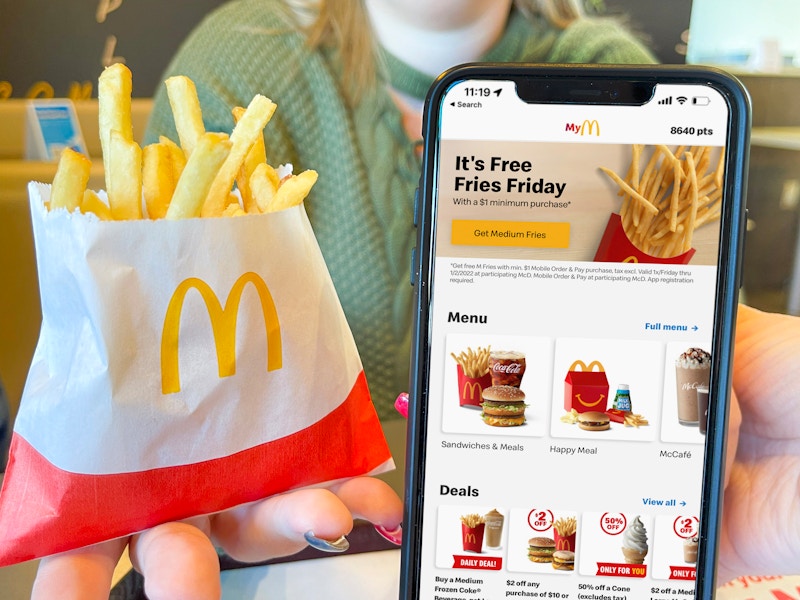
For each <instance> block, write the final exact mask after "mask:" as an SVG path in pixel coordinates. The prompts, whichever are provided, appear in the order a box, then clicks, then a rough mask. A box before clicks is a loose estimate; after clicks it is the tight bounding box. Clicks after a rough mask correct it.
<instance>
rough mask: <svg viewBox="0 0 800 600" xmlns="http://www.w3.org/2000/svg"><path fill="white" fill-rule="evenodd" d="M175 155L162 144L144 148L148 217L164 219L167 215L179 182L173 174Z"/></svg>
mask: <svg viewBox="0 0 800 600" xmlns="http://www.w3.org/2000/svg"><path fill="white" fill-rule="evenodd" d="M172 160H173V155H172V152H171V151H170V148H169V146H167V145H166V144H163V143H161V142H156V143H154V144H148V145H147V146H145V147H144V148H142V191H143V194H144V203H145V206H146V207H147V216H148V217H150V218H151V219H163V218H164V216H165V215H166V214H167V208H169V203H170V200H172V194H173V192H174V191H175V186H176V185H177V180H176V179H175V177H174V174H173V171H174V169H173V165H172Z"/></svg>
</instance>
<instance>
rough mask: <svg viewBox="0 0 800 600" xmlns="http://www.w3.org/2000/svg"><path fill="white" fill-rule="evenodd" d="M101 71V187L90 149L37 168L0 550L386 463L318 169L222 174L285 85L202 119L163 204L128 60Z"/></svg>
mask: <svg viewBox="0 0 800 600" xmlns="http://www.w3.org/2000/svg"><path fill="white" fill-rule="evenodd" d="M184 83H186V82H184ZM101 84H102V85H100V86H99V87H98V90H99V93H100V94H101V99H100V103H99V104H100V107H101V108H100V113H101V122H100V127H101V139H103V128H104V123H105V122H106V118H107V120H108V121H110V122H114V123H117V125H115V126H114V129H113V132H115V133H113V134H112V135H111V136H110V138H109V144H110V146H108V152H107V153H104V154H107V156H106V158H107V159H108V160H109V163H108V164H107V166H106V169H105V174H106V188H107V189H106V190H105V191H101V192H94V191H92V190H86V189H85V185H86V181H87V179H88V167H86V162H88V160H86V159H85V158H82V157H81V156H74V154H76V153H74V154H70V153H68V152H66V151H65V158H62V161H61V162H60V163H59V166H58V171H57V173H56V177H55V179H54V181H53V184H52V186H51V185H46V184H41V183H31V184H30V185H29V188H28V191H29V199H30V210H31V218H32V223H33V233H34V241H35V246H36V261H37V268H38V276H39V289H40V294H41V305H42V325H41V331H40V337H39V341H38V345H37V347H36V351H35V353H34V356H33V359H32V363H31V366H30V370H29V373H28V378H27V382H26V385H25V389H24V392H23V397H22V401H21V404H20V409H19V412H18V415H17V419H16V422H15V428H14V433H13V439H12V443H11V451H10V460H9V465H8V470H7V472H6V475H5V480H4V482H3V488H2V491H0V566H4V565H8V564H13V563H16V562H21V561H25V560H30V559H34V558H39V557H43V556H47V555H51V554H55V553H59V552H63V551H66V550H71V549H75V548H78V547H82V546H86V545H89V544H95V543H98V542H101V541H105V540H108V539H112V538H118V537H124V536H128V535H131V534H133V533H136V532H139V531H143V530H145V529H148V528H151V527H153V526H155V525H157V524H160V523H164V522H169V521H177V520H180V519H185V518H188V517H192V516H198V515H207V514H212V513H216V512H219V511H222V510H225V509H228V508H231V507H234V506H238V505H241V504H245V503H248V502H251V501H255V500H259V499H261V498H265V497H268V496H271V495H274V494H278V493H281V492H285V491H288V490H294V489H298V488H303V487H309V486H325V485H327V484H329V483H330V482H334V481H337V480H341V479H343V478H348V477H353V476H357V475H365V474H373V473H380V472H383V471H386V470H388V469H391V468H392V467H393V463H392V459H391V456H390V454H389V451H388V447H387V445H386V442H385V439H384V438H383V434H382V431H381V428H380V423H379V421H378V418H377V415H376V413H375V410H374V408H373V405H372V401H371V397H370V394H369V390H368V387H367V381H366V378H365V375H364V371H363V368H362V365H361V360H360V357H359V355H358V352H357V349H356V346H355V343H354V341H353V337H352V334H351V332H350V329H349V327H348V324H347V321H346V320H345V317H344V313H343V312H342V308H341V305H340V303H339V300H338V297H337V295H336V292H335V289H334V287H333V282H332V281H331V278H330V275H329V273H328V270H327V267H326V265H325V262H324V259H323V257H322V253H321V252H320V250H319V246H318V245H317V241H316V238H315V236H314V232H313V230H312V228H311V224H310V222H309V220H308V217H307V216H306V212H305V208H304V206H303V199H304V198H305V197H306V195H307V194H308V192H309V190H310V189H311V185H313V181H312V180H316V174H315V173H313V172H304V173H308V174H306V175H303V174H302V173H301V174H299V175H292V174H287V175H286V177H285V178H284V180H283V182H280V181H279V182H278V183H277V184H275V185H276V187H275V188H274V189H273V188H272V187H264V186H267V185H269V186H272V185H273V184H272V183H269V180H268V179H263V180H262V179H259V176H258V175H254V176H251V178H250V182H251V183H253V184H254V185H253V186H251V188H250V189H249V190H248V191H244V190H243V189H241V188H240V189H238V191H237V193H236V194H233V195H232V194H231V190H232V186H233V183H234V178H235V177H236V176H237V175H238V174H240V168H241V166H242V164H244V157H245V156H247V155H248V153H249V152H251V151H253V148H255V151H254V152H256V154H258V146H259V144H258V143H257V142H256V140H257V139H261V131H262V129H263V127H264V124H265V123H266V120H268V119H269V116H270V115H271V114H272V111H273V110H274V105H273V106H270V105H271V102H270V101H269V100H267V99H266V98H264V97H263V96H262V97H258V98H257V99H254V103H253V104H252V105H251V106H252V108H251V106H248V107H247V108H246V109H243V114H242V115H241V117H240V119H239V121H238V123H237V125H236V127H235V128H234V131H233V133H232V134H231V136H230V138H228V137H227V136H225V135H224V134H210V133H209V134H201V135H199V136H198V143H197V145H196V146H195V148H194V150H193V151H192V153H191V155H190V156H189V158H188V159H187V160H186V162H185V164H184V165H182V170H181V169H178V171H177V172H179V173H180V175H179V176H178V177H177V181H176V182H175V184H174V189H170V190H169V193H168V195H167V198H166V200H165V202H166V204H167V206H166V211H165V213H164V217H165V218H154V212H155V211H156V204H157V203H150V204H147V203H146V202H145V201H146V200H147V199H148V198H149V199H150V200H155V198H153V196H151V195H150V194H151V193H152V192H153V190H152V189H150V190H148V189H147V187H148V186H147V183H145V184H139V186H140V187H137V182H141V181H142V179H144V180H145V182H146V181H147V176H145V177H142V172H146V171H147V166H146V165H147V160H149V159H145V167H142V166H141V165H142V163H141V162H140V160H141V159H140V156H148V155H150V154H151V153H150V152H145V153H140V152H139V151H138V150H137V149H138V145H137V144H136V142H133V141H132V139H130V138H129V137H127V135H129V134H126V133H125V132H126V128H125V127H124V125H120V124H119V123H121V122H124V120H125V117H126V115H125V113H126V111H129V100H130V97H129V94H130V72H129V71H127V69H126V68H125V67H124V66H123V65H115V66H114V67H109V68H108V69H106V71H104V73H103V75H101ZM126 87H127V92H125V91H124V90H125V88H126ZM110 88H113V89H114V90H116V92H111V91H108V90H109V89H110ZM120 89H122V90H123V91H122V92H121V98H117V100H116V101H114V102H112V103H111V104H113V106H114V109H113V110H112V113H114V114H111V115H108V114H105V111H106V110H108V104H109V98H108V97H106V96H107V95H112V94H117V95H119V90H120ZM125 100H127V101H128V103H127V104H126V102H125ZM193 100H194V101H195V102H196V98H194V99H193ZM104 106H105V107H106V108H103V107H104ZM116 113H122V114H116ZM104 115H105V116H104ZM120 130H121V133H120ZM254 132H255V133H254ZM209 136H210V137H209ZM220 136H222V137H220ZM164 155H165V156H166V155H168V153H165V154H164ZM230 157H233V158H232V159H231V158H230ZM175 161H176V162H173V163H170V164H172V167H175V166H176V165H178V164H179V163H180V160H179V159H175ZM212 164H213V165H216V167H215V168H214V169H211V167H210V165H212ZM259 164H265V163H259ZM161 166H162V167H163V165H161ZM172 167H171V169H172ZM267 167H268V165H267ZM153 168H155V169H156V170H159V168H160V167H159V166H155V167H153ZM269 169H271V167H269ZM269 169H266V168H264V167H260V166H257V167H254V173H255V172H261V173H262V174H264V172H265V171H268V170H269ZM162 170H163V169H162ZM170 172H172V173H174V172H175V170H174V169H172V170H171V171H170ZM264 177H266V175H265V174H264ZM220 178H221V180H222V183H220V181H219V179H220ZM131 186H132V187H133V190H131V189H130V188H131ZM142 186H143V187H144V188H145V190H144V192H143V191H142ZM284 186H288V187H284ZM215 189H221V190H222V191H223V192H224V194H223V197H222V201H221V203H220V205H219V206H217V207H213V206H212V207H211V208H210V209H209V210H210V213H209V214H208V218H201V213H202V212H203V211H204V210H205V209H206V206H207V204H208V202H209V200H210V199H211V198H212V197H214V190H215ZM281 189H283V191H281ZM321 457H324V460H320V458H321Z"/></svg>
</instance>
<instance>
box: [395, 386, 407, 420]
mask: <svg viewBox="0 0 800 600" xmlns="http://www.w3.org/2000/svg"><path fill="white" fill-rule="evenodd" d="M394 407H395V408H396V409H397V412H399V413H400V414H401V415H403V417H404V418H406V419H407V418H408V394H407V393H406V392H403V393H401V394H400V395H399V396H398V397H397V399H396V400H395V401H394Z"/></svg>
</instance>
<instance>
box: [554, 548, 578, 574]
mask: <svg viewBox="0 0 800 600" xmlns="http://www.w3.org/2000/svg"><path fill="white" fill-rule="evenodd" d="M553 568H554V569H555V570H556V571H574V570H575V553H574V552H570V551H569V550H556V551H555V552H553Z"/></svg>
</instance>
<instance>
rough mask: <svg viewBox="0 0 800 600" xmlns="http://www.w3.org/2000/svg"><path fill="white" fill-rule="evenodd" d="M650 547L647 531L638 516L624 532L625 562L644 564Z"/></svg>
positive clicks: (623, 548) (623, 550) (623, 549)
mask: <svg viewBox="0 0 800 600" xmlns="http://www.w3.org/2000/svg"><path fill="white" fill-rule="evenodd" d="M648 549H649V547H648V545H647V530H646V529H645V528H644V524H643V523H642V520H641V519H640V518H639V516H638V515H637V516H636V518H635V519H634V520H633V521H631V524H630V525H628V527H627V528H626V529H625V531H623V532H622V555H623V556H624V557H625V562H626V563H628V564H632V565H641V564H642V563H644V557H645V556H647V551H648Z"/></svg>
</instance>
